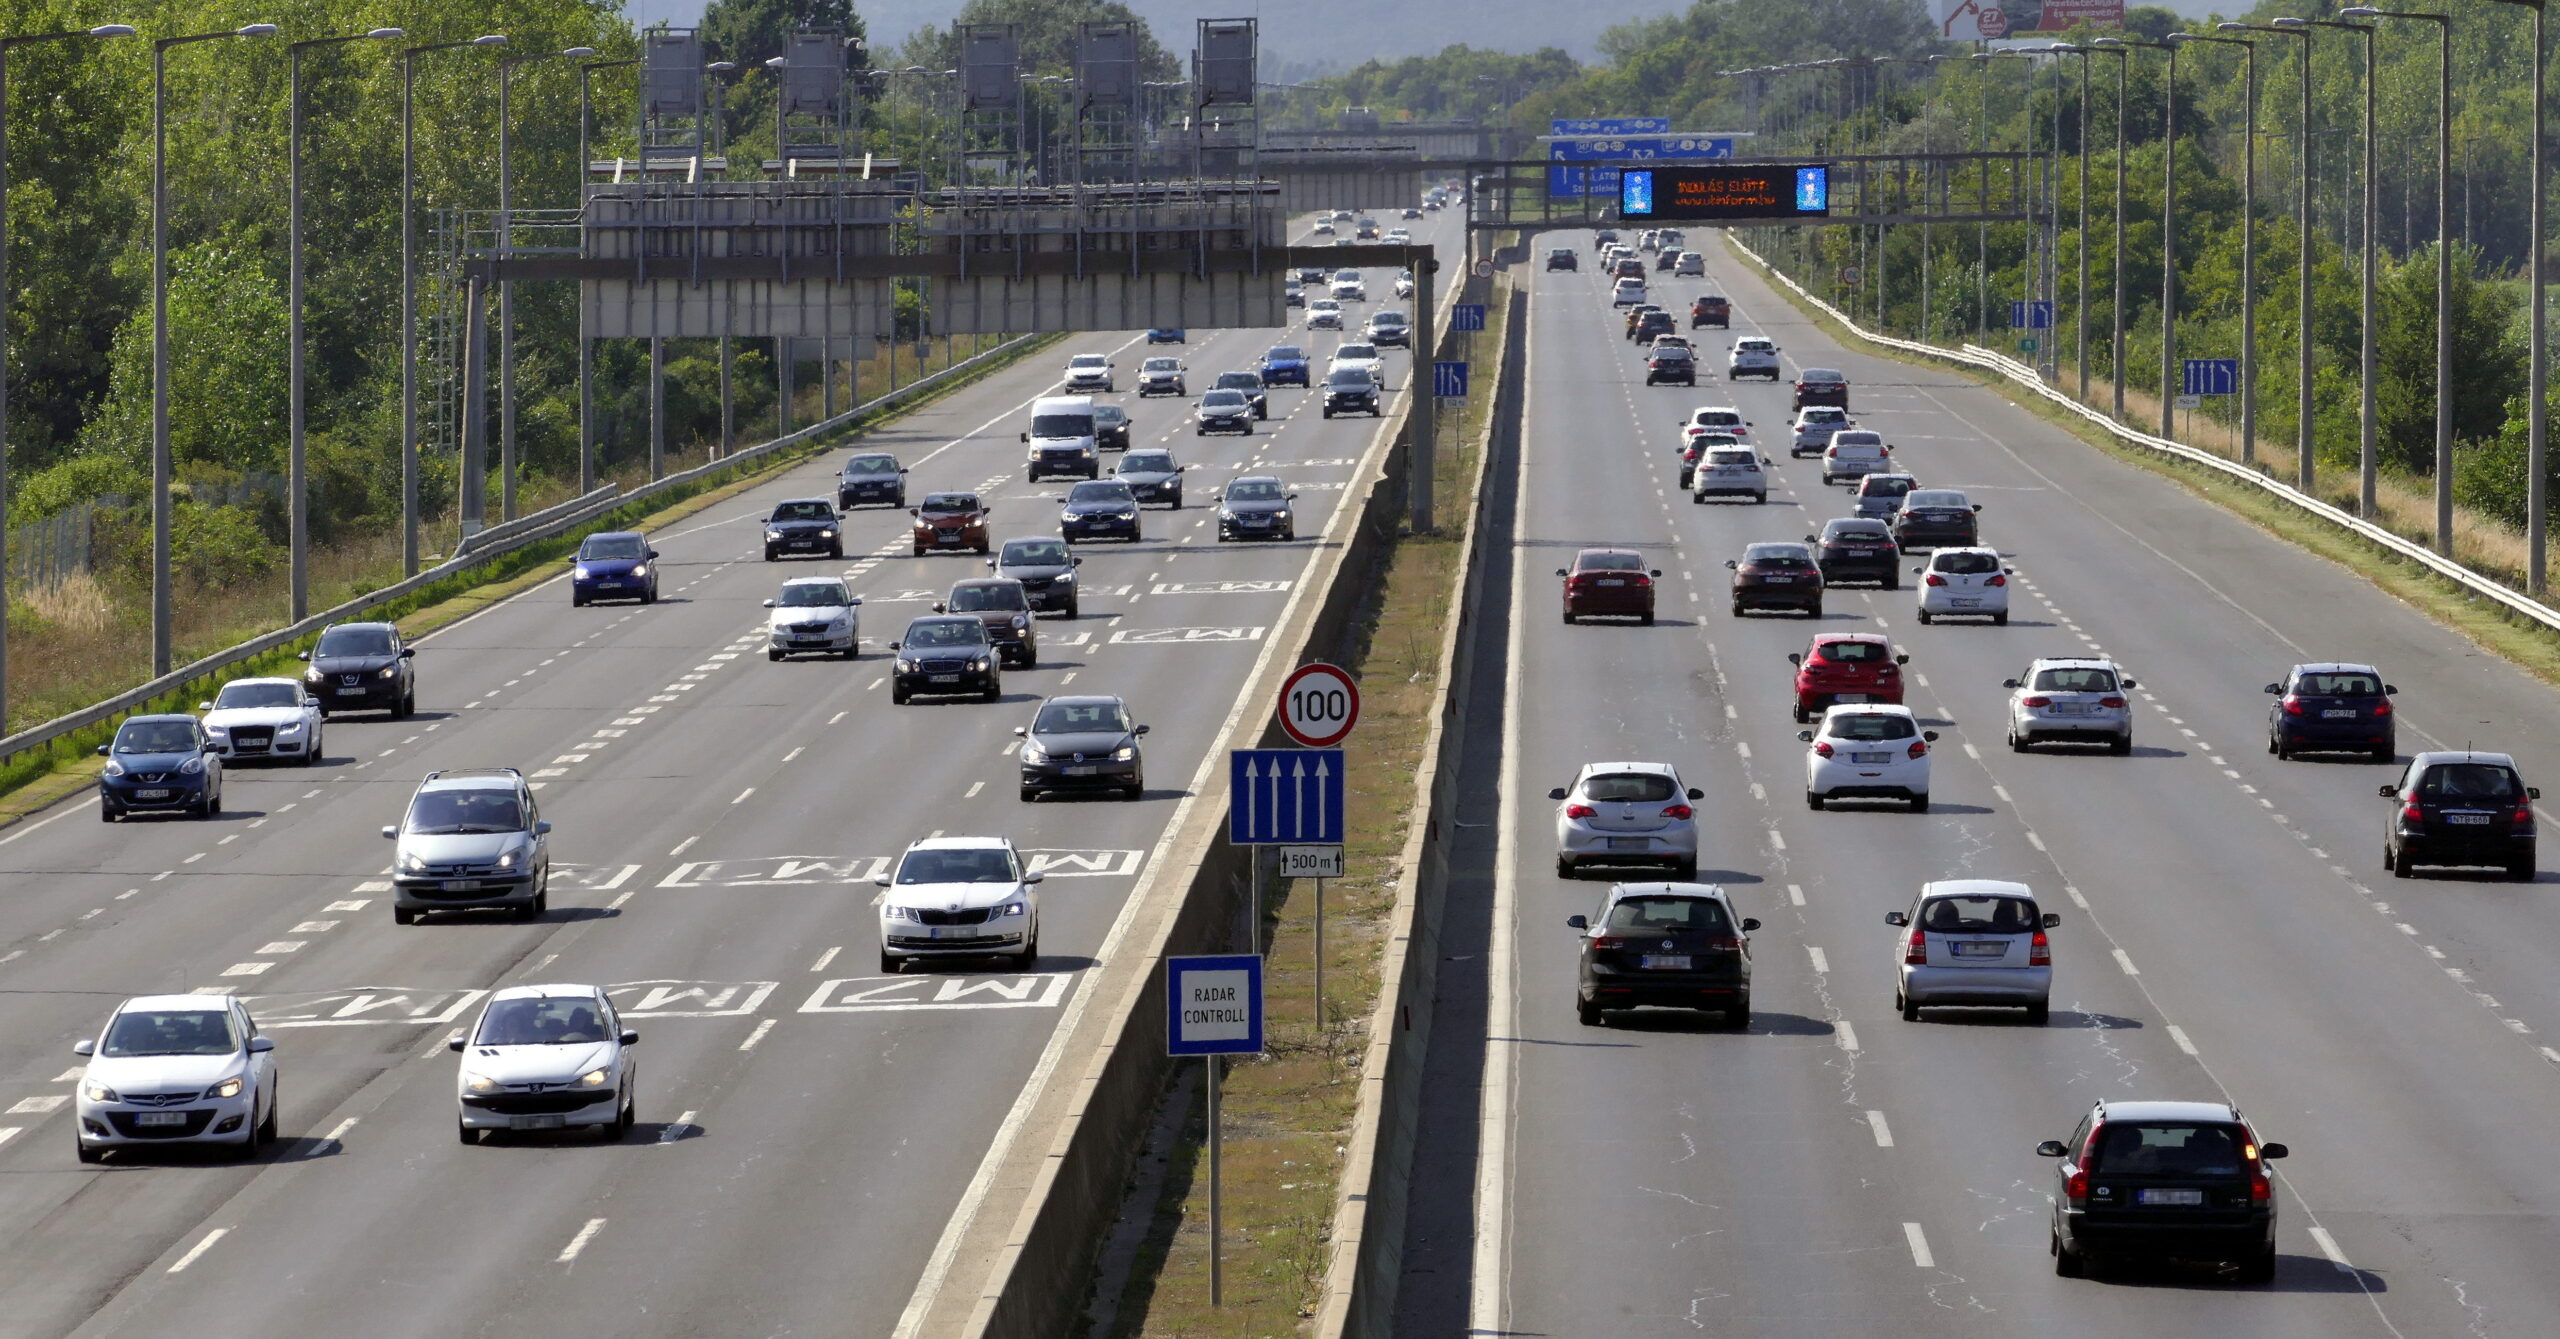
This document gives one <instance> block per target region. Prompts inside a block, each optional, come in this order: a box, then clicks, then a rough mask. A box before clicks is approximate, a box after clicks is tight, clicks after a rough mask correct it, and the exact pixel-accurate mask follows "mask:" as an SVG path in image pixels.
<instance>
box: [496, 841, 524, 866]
mask: <svg viewBox="0 0 2560 1339" xmlns="http://www.w3.org/2000/svg"><path fill="white" fill-rule="evenodd" d="M523 860H524V848H523V847H521V846H519V847H512V848H510V849H508V850H505V851H501V852H499V853H498V862H497V867H498V868H499V869H514V868H515V867H516V866H517V865H518V864H521V863H522V862H523Z"/></svg>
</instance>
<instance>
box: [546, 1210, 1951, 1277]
mask: <svg viewBox="0 0 2560 1339" xmlns="http://www.w3.org/2000/svg"><path fill="white" fill-rule="evenodd" d="M596 1221H597V1222H603V1221H604V1220H603V1219H601V1218H599V1219H597V1220H596ZM1902 1237H1903V1240H1905V1241H1908V1242H1910V1243H1911V1263H1912V1264H1914V1265H1917V1266H1919V1267H1920V1268H1922V1269H1935V1268H1937V1267H1938V1257H1936V1256H1934V1255H1931V1254H1929V1238H1928V1236H1927V1235H1926V1234H1925V1233H1923V1232H1921V1230H1920V1225H1919V1224H1918V1223H1905V1224H1903V1225H1902Z"/></svg>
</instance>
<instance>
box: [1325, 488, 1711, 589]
mask: <svg viewBox="0 0 2560 1339" xmlns="http://www.w3.org/2000/svg"><path fill="white" fill-rule="evenodd" d="M1289 496H1291V497H1296V496H1297V494H1295V493H1291V494H1290V495H1289ZM1646 575H1648V576H1653V577H1659V576H1661V575H1662V569H1661V568H1659V567H1657V568H1654V569H1652V570H1651V571H1650V572H1648V573H1646Z"/></svg>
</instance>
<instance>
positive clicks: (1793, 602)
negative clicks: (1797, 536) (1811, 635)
mask: <svg viewBox="0 0 2560 1339" xmlns="http://www.w3.org/2000/svg"><path fill="white" fill-rule="evenodd" d="M1725 566H1727V567H1730V568H1732V569H1733V613H1734V617H1736V618H1740V617H1741V616H1742V615H1744V614H1746V613H1748V612H1750V611H1751V610H1754V609H1794V610H1798V611H1801V612H1802V613H1804V614H1806V615H1807V616H1809V617H1812V618H1820V617H1822V567H1821V565H1820V564H1818V563H1816V562H1815V561H1814V559H1813V548H1812V546H1811V545H1807V544H1754V545H1752V546H1751V547H1749V548H1746V549H1744V550H1743V551H1742V557H1741V558H1740V559H1739V560H1728V561H1727V562H1726V563H1725Z"/></svg>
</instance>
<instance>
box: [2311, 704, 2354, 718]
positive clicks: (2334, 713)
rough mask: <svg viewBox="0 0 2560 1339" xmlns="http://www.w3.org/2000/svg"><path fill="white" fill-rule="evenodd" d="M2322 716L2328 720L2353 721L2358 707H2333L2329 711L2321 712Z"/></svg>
mask: <svg viewBox="0 0 2560 1339" xmlns="http://www.w3.org/2000/svg"><path fill="white" fill-rule="evenodd" d="M2320 718H2321V719H2322V720H2328V721H2352V720H2354V719H2355V718H2356V709H2355V708H2353V707H2331V708H2329V709H2328V710H2327V711H2324V712H2321V713H2320Z"/></svg>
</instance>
